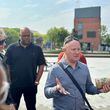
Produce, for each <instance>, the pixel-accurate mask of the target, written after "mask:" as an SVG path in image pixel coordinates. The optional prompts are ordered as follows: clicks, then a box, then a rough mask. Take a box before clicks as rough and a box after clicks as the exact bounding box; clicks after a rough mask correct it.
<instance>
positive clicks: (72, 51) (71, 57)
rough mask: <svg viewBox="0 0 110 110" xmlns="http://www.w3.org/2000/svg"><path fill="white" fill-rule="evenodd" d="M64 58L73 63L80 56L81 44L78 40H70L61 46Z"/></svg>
mask: <svg viewBox="0 0 110 110" xmlns="http://www.w3.org/2000/svg"><path fill="white" fill-rule="evenodd" d="M63 51H64V55H65V59H67V60H68V62H71V63H75V62H76V61H78V60H79V58H80V52H81V46H80V42H79V41H77V40H72V41H70V42H68V43H66V44H65V45H64V47H63Z"/></svg>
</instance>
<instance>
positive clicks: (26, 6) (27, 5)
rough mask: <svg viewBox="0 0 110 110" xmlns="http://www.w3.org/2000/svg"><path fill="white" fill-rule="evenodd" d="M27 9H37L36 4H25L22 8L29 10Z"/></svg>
mask: <svg viewBox="0 0 110 110" xmlns="http://www.w3.org/2000/svg"><path fill="white" fill-rule="evenodd" d="M29 7H31V8H35V7H38V4H26V5H24V8H29Z"/></svg>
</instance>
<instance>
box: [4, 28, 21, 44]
mask: <svg viewBox="0 0 110 110" xmlns="http://www.w3.org/2000/svg"><path fill="white" fill-rule="evenodd" d="M4 30H5V33H6V35H7V40H6V44H7V45H9V44H11V43H13V42H16V41H17V40H18V39H19V31H20V29H19V28H5V29H4Z"/></svg>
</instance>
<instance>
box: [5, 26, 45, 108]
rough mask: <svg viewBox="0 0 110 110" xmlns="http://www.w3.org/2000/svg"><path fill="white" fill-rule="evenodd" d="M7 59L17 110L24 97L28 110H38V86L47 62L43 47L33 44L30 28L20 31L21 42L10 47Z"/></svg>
mask: <svg viewBox="0 0 110 110" xmlns="http://www.w3.org/2000/svg"><path fill="white" fill-rule="evenodd" d="M5 59H6V63H7V65H8V66H9V71H10V76H11V85H10V86H11V87H10V88H11V94H12V97H13V99H14V101H15V103H16V110H18V108H19V104H20V99H21V96H22V95H23V96H24V100H25V103H26V107H27V110H36V93H37V86H38V84H39V81H40V78H41V76H42V73H43V70H44V65H45V64H46V62H45V58H44V55H43V52H42V49H41V47H39V46H37V45H35V44H33V43H32V32H31V31H30V29H29V28H27V27H25V28H23V29H21V30H20V40H19V41H18V42H17V43H14V44H12V45H10V46H9V47H8V49H7V52H6V56H5Z"/></svg>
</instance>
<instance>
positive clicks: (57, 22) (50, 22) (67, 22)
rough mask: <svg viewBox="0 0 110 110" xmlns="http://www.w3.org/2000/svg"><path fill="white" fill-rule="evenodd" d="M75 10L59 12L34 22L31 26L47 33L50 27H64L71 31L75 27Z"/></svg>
mask: <svg viewBox="0 0 110 110" xmlns="http://www.w3.org/2000/svg"><path fill="white" fill-rule="evenodd" d="M73 19H74V16H73V11H67V12H63V13H58V14H57V15H53V16H49V17H47V18H44V19H43V20H40V21H36V22H34V23H33V22H32V24H31V25H30V27H31V28H32V29H34V30H37V31H39V32H41V33H46V32H47V31H48V29H50V28H52V27H54V26H56V27H64V28H66V29H68V30H69V31H71V30H72V28H73Z"/></svg>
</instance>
